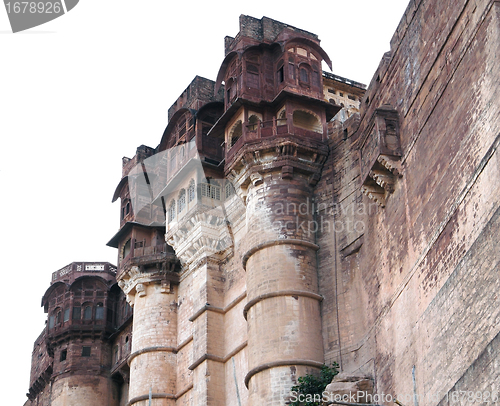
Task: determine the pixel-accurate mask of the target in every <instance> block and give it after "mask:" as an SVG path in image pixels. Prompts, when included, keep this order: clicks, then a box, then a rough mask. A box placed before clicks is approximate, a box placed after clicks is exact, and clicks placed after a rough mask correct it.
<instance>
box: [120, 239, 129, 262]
mask: <svg viewBox="0 0 500 406" xmlns="http://www.w3.org/2000/svg"><path fill="white" fill-rule="evenodd" d="M130 245H131V242H130V239H129V240H127V242H126V243H125V245H124V246H123V255H122V259H125V258H127V257H128V255H129V254H130Z"/></svg>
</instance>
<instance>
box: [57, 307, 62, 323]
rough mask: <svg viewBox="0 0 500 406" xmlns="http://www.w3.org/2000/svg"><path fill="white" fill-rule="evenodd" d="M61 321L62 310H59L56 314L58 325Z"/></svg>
mask: <svg viewBox="0 0 500 406" xmlns="http://www.w3.org/2000/svg"><path fill="white" fill-rule="evenodd" d="M61 321H62V312H61V310H58V311H57V314H56V325H57V324H61Z"/></svg>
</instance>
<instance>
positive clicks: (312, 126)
mask: <svg viewBox="0 0 500 406" xmlns="http://www.w3.org/2000/svg"><path fill="white" fill-rule="evenodd" d="M293 125H294V126H295V127H299V128H303V129H305V130H309V131H314V132H317V133H323V127H322V126H321V122H320V121H319V120H318V118H317V117H316V116H315V115H314V114H311V113H309V112H307V111H303V110H295V111H294V112H293Z"/></svg>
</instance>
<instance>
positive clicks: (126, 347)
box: [125, 336, 129, 351]
mask: <svg viewBox="0 0 500 406" xmlns="http://www.w3.org/2000/svg"><path fill="white" fill-rule="evenodd" d="M128 347H129V338H128V336H127V337H125V351H128Z"/></svg>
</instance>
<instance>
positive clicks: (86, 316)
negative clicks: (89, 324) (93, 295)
mask: <svg viewBox="0 0 500 406" xmlns="http://www.w3.org/2000/svg"><path fill="white" fill-rule="evenodd" d="M83 320H92V306H90V305H87V306H85V308H84V309H83Z"/></svg>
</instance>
